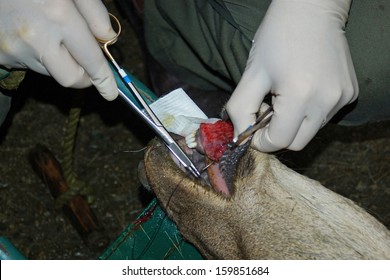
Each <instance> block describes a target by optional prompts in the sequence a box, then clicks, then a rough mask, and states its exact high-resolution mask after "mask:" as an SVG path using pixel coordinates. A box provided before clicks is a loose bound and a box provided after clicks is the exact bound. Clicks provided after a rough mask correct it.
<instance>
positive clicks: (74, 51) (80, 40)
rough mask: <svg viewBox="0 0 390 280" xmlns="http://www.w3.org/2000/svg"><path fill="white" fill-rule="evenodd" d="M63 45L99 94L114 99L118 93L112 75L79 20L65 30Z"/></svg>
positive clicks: (87, 30)
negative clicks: (76, 30)
mask: <svg viewBox="0 0 390 280" xmlns="http://www.w3.org/2000/svg"><path fill="white" fill-rule="evenodd" d="M77 20H79V22H77ZM74 28H78V32H73V30H75V29H74ZM63 44H64V46H65V47H66V49H67V50H68V51H69V53H70V54H71V56H72V57H74V59H75V61H77V63H78V64H79V65H80V66H81V67H82V68H84V70H85V72H86V73H87V74H88V75H89V77H90V79H91V82H92V84H93V85H94V86H95V87H96V88H97V90H98V91H99V93H100V94H101V95H102V96H103V97H104V98H105V99H107V100H113V99H115V98H116V97H117V96H118V92H117V85H116V82H115V79H114V75H113V73H112V71H111V69H110V67H109V65H108V63H107V60H106V58H105V57H104V55H103V52H102V50H101V49H100V47H99V45H98V43H97V41H96V38H95V37H93V35H92V34H91V32H90V31H89V28H88V26H87V25H86V24H85V23H83V22H82V20H81V19H80V18H79V19H75V20H74V21H73V22H72V24H70V26H69V27H68V28H67V34H66V35H65V36H64V41H63Z"/></svg>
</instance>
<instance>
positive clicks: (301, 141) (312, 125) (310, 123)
mask: <svg viewBox="0 0 390 280" xmlns="http://www.w3.org/2000/svg"><path fill="white" fill-rule="evenodd" d="M328 121H329V119H327V118H326V115H325V114H318V113H316V114H307V115H306V116H305V118H304V119H303V121H302V124H301V126H300V128H299V130H298V132H297V134H296V136H295V138H294V140H293V141H292V143H291V144H290V145H289V146H287V147H286V148H287V149H289V150H292V151H300V150H302V149H303V148H304V147H305V146H306V145H307V144H308V143H309V142H310V140H311V139H313V138H314V136H315V135H316V134H317V132H318V131H319V130H320V129H321V127H323V126H324V125H325V124H326V123H327V122H328Z"/></svg>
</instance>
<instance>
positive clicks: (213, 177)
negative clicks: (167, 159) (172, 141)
mask: <svg viewBox="0 0 390 280" xmlns="http://www.w3.org/2000/svg"><path fill="white" fill-rule="evenodd" d="M176 141H177V143H178V144H179V145H180V147H181V148H182V150H183V151H184V152H185V153H186V155H187V156H188V157H189V158H190V160H191V161H192V162H193V163H194V164H195V166H196V168H197V169H198V170H199V172H200V173H201V177H200V180H202V181H203V182H205V183H206V184H207V185H208V186H209V187H211V188H212V189H213V190H214V191H215V192H217V193H220V194H221V195H223V196H225V197H230V196H231V191H230V188H229V187H228V184H227V182H226V180H225V179H224V177H223V175H222V173H221V171H220V169H219V164H218V163H217V162H213V161H211V160H210V159H209V158H207V157H206V156H205V155H203V154H201V153H199V152H198V151H197V150H196V149H191V148H188V146H187V145H186V143H185V141H184V138H178V139H176ZM170 155H171V157H172V159H173V160H174V162H175V163H176V164H177V165H178V166H179V167H180V168H181V169H182V170H183V171H186V170H185V168H184V167H183V166H182V165H181V163H180V162H179V161H178V159H177V158H176V157H175V156H174V155H173V154H172V153H170Z"/></svg>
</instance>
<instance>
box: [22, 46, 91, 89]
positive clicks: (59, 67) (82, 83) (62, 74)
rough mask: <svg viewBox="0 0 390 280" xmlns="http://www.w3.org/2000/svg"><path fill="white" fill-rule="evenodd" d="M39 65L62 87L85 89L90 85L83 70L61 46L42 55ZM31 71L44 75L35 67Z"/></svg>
mask: <svg viewBox="0 0 390 280" xmlns="http://www.w3.org/2000/svg"><path fill="white" fill-rule="evenodd" d="M41 63H42V65H43V68H44V70H46V71H47V72H48V74H49V75H50V76H52V77H53V78H54V79H55V80H56V81H57V82H58V83H59V84H60V85H62V86H64V87H71V88H85V87H88V86H91V85H92V83H91V80H90V78H89V76H88V74H87V73H86V72H85V70H84V68H83V67H81V66H80V65H79V63H78V62H76V61H75V60H74V58H73V57H72V55H71V54H69V52H68V50H67V49H66V48H65V47H64V46H63V45H61V46H60V47H59V48H58V49H57V51H53V50H52V51H50V52H47V53H46V54H45V55H43V56H42V57H41ZM35 66H37V64H35ZM30 68H32V67H30ZM33 70H34V71H37V72H39V73H41V74H45V73H44V71H39V69H36V67H35V69H33Z"/></svg>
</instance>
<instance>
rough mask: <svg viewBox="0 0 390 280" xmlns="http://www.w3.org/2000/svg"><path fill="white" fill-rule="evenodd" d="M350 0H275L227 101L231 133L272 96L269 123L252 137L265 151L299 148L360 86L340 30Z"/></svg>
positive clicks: (240, 128)
mask: <svg viewBox="0 0 390 280" xmlns="http://www.w3.org/2000/svg"><path fill="white" fill-rule="evenodd" d="M350 5H351V0H326V1H324V0H273V1H272V3H271V5H270V7H269V9H268V11H267V13H266V16H265V18H264V20H263V22H262V23H261V25H260V26H259V28H258V30H257V32H256V34H255V38H254V42H253V46H252V49H251V51H250V54H249V58H248V61H247V66H246V69H245V71H244V73H243V76H242V78H241V80H240V82H239V84H238V86H237V88H236V89H235V91H234V93H233V95H232V97H231V98H230V100H229V101H228V103H227V107H226V109H227V112H228V114H229V116H230V118H231V120H232V122H233V124H234V128H235V135H237V134H239V133H240V132H242V131H244V130H245V129H246V128H247V127H248V126H249V125H250V124H251V123H252V122H254V120H255V115H256V113H257V111H258V110H259V108H260V105H261V104H262V102H263V99H264V97H265V95H267V94H268V93H272V95H273V98H272V103H273V109H274V114H273V117H272V120H271V122H270V124H269V125H268V126H267V127H266V128H264V129H262V130H259V131H258V132H257V133H256V134H255V135H254V137H253V140H252V146H253V147H254V148H256V149H258V150H260V151H263V152H271V151H276V150H279V149H283V148H287V149H290V150H300V149H302V148H304V147H305V146H306V144H307V143H308V142H309V141H310V140H311V139H312V138H313V137H314V136H315V134H316V133H317V132H318V130H319V129H320V128H321V127H322V126H323V125H324V124H325V123H327V122H328V121H329V120H330V119H331V118H332V116H334V115H335V114H336V112H337V111H338V110H339V109H341V108H342V107H343V106H344V105H346V104H348V103H351V102H352V101H354V100H355V99H356V98H357V96H358V83H357V78H356V74H355V70H354V67H353V63H352V59H351V55H350V52H349V47H348V43H347V40H346V38H345V34H344V27H345V23H346V20H347V18H348V11H349V7H350Z"/></svg>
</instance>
